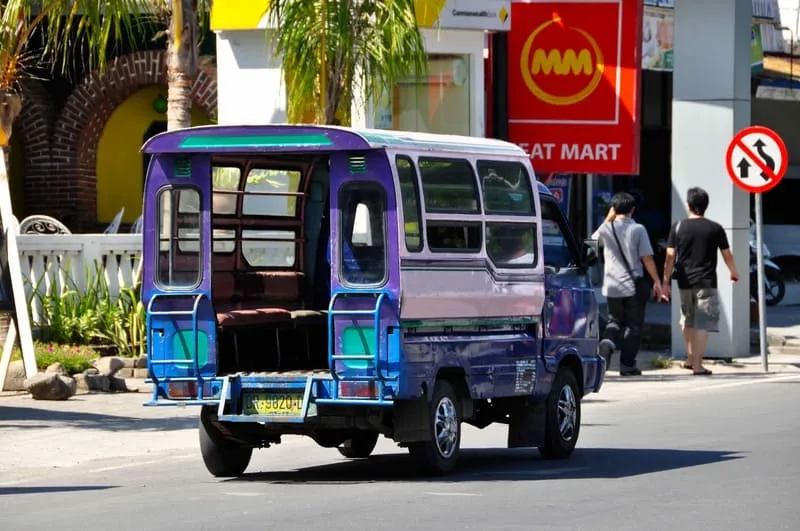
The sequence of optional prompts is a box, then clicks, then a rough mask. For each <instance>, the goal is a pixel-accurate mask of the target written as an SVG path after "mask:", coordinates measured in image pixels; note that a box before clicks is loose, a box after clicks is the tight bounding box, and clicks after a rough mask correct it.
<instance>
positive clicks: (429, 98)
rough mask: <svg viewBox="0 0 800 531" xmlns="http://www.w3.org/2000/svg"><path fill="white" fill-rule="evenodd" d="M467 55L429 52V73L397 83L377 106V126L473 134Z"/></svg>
mask: <svg viewBox="0 0 800 531" xmlns="http://www.w3.org/2000/svg"><path fill="white" fill-rule="evenodd" d="M469 79H470V69H469V56H468V55H430V56H428V75H427V76H426V77H425V78H423V79H409V80H405V81H402V82H400V83H398V84H397V85H395V87H394V89H393V90H392V93H391V94H385V95H384V96H383V98H382V99H381V100H379V101H378V103H377V104H376V106H375V127H377V128H379V129H394V130H400V131H417V132H422V133H440V134H451V135H469V134H470V93H469V88H470V83H469Z"/></svg>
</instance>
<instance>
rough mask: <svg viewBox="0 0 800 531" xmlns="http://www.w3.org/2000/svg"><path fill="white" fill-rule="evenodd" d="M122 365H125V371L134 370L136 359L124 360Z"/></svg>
mask: <svg viewBox="0 0 800 531" xmlns="http://www.w3.org/2000/svg"><path fill="white" fill-rule="evenodd" d="M122 363H124V364H125V367H124V368H125V369H134V368H135V367H136V358H122Z"/></svg>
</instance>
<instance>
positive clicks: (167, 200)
mask: <svg viewBox="0 0 800 531" xmlns="http://www.w3.org/2000/svg"><path fill="white" fill-rule="evenodd" d="M176 204H177V205H179V206H180V207H181V208H179V209H178V211H177V212H176V209H175V208H174V205H176ZM184 206H187V208H186V210H185V211H184V210H183V209H182V207H184ZM193 207H194V208H193ZM158 235H159V237H158V240H159V242H158V248H159V253H158V263H157V264H156V279H157V282H158V283H159V284H161V285H163V286H167V287H171V288H193V287H194V286H196V285H197V284H199V283H200V192H198V191H197V190H195V189H191V188H168V189H165V190H162V191H160V192H159V194H158Z"/></svg>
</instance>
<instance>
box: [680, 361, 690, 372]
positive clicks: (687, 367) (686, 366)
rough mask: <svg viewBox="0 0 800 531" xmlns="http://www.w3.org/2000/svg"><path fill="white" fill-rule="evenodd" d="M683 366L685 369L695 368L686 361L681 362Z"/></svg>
mask: <svg viewBox="0 0 800 531" xmlns="http://www.w3.org/2000/svg"><path fill="white" fill-rule="evenodd" d="M681 367H683V368H684V369H689V370H690V371H691V370H692V369H693V367H692V366H691V365H689V364H688V363H686V362H683V363H681Z"/></svg>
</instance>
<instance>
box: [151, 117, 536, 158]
mask: <svg viewBox="0 0 800 531" xmlns="http://www.w3.org/2000/svg"><path fill="white" fill-rule="evenodd" d="M287 148H296V149H301V150H303V151H320V152H326V151H340V150H360V149H361V150H363V149H379V148H389V149H403V148H404V149H412V150H417V151H433V150H436V151H454V152H460V153H471V154H492V155H502V156H510V157H526V156H527V154H526V153H525V151H524V150H523V149H522V148H520V147H519V146H517V145H516V144H512V143H510V142H506V141H503V140H497V139H494V138H477V137H470V136H462V135H443V134H435V133H417V132H410V131H392V130H384V129H355V128H350V127H341V126H332V125H290V124H268V125H207V126H199V127H189V128H185V129H178V130H173V131H167V132H165V133H160V134H158V135H155V136H153V137H152V138H150V139H148V140H147V142H145V144H144V145H143V146H142V151H143V152H144V153H150V154H152V153H207V152H215V153H232V152H236V153H269V152H274V151H286V150H287Z"/></svg>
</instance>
